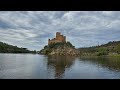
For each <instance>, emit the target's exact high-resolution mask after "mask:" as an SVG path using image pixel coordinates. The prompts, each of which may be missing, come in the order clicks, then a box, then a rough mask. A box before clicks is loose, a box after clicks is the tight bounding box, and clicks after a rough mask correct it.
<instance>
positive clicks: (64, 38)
mask: <svg viewBox="0 0 120 90" xmlns="http://www.w3.org/2000/svg"><path fill="white" fill-rule="evenodd" d="M57 42H66V36H63V35H60V32H57V33H56V38H53V39H52V40H50V39H49V40H48V45H49V44H51V43H57Z"/></svg>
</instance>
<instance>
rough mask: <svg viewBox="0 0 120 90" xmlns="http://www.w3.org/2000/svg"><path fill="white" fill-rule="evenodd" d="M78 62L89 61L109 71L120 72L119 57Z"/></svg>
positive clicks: (85, 59) (88, 59) (96, 58)
mask: <svg viewBox="0 0 120 90" xmlns="http://www.w3.org/2000/svg"><path fill="white" fill-rule="evenodd" d="M80 60H84V61H89V62H91V63H95V64H97V65H100V66H102V67H106V68H108V69H110V70H119V71H120V58H119V57H95V58H94V57H93V58H80Z"/></svg>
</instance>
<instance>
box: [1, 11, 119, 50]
mask: <svg viewBox="0 0 120 90" xmlns="http://www.w3.org/2000/svg"><path fill="white" fill-rule="evenodd" d="M56 32H61V33H62V34H63V35H65V36H66V38H67V41H70V42H71V43H72V44H73V45H74V46H75V47H76V48H79V47H88V46H94V45H98V42H99V44H104V43H107V42H109V41H114V40H115V41H118V40H120V12H119V11H0V41H2V42H6V43H8V44H12V45H17V46H19V47H26V48H28V49H30V50H40V49H42V48H43V47H44V46H45V45H47V43H48V42H47V41H48V39H49V38H50V39H52V38H54V37H55V33H56Z"/></svg>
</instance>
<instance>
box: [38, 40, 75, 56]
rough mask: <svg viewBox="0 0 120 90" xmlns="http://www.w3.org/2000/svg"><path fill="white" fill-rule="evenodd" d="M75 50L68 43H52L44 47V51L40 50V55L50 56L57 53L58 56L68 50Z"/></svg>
mask: <svg viewBox="0 0 120 90" xmlns="http://www.w3.org/2000/svg"><path fill="white" fill-rule="evenodd" d="M70 49H72V50H73V49H75V46H73V45H72V44H71V43H70V42H66V43H65V42H59V43H53V44H50V45H46V46H45V47H44V49H42V50H40V53H41V54H47V55H48V54H50V53H53V52H54V53H59V54H65V53H67V51H68V50H70Z"/></svg>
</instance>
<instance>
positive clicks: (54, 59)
mask: <svg viewBox="0 0 120 90" xmlns="http://www.w3.org/2000/svg"><path fill="white" fill-rule="evenodd" d="M74 60H75V57H71V56H57V55H54V56H48V68H50V67H54V69H55V78H62V75H63V74H64V72H65V69H66V68H70V66H71V65H72V64H73V61H74Z"/></svg>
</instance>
